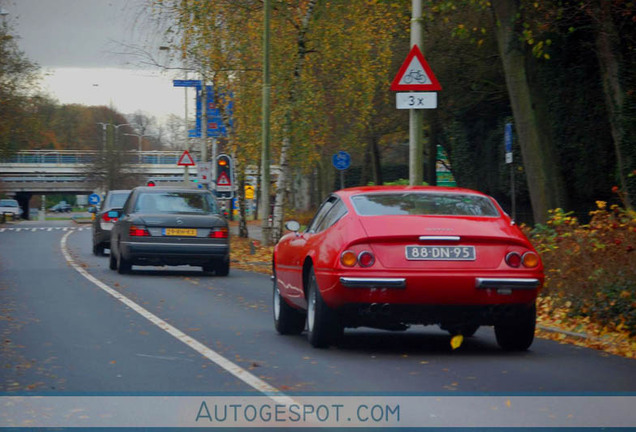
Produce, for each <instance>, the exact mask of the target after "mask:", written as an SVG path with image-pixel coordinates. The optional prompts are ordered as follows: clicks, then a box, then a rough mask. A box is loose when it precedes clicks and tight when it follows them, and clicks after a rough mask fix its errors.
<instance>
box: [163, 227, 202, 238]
mask: <svg viewBox="0 0 636 432" xmlns="http://www.w3.org/2000/svg"><path fill="white" fill-rule="evenodd" d="M163 235H165V236H181V237H196V236H197V230H196V229H190V228H164V230H163Z"/></svg>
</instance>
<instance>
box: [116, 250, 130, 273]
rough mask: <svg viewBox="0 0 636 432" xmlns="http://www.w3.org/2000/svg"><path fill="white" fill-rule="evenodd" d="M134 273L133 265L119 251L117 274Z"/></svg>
mask: <svg viewBox="0 0 636 432" xmlns="http://www.w3.org/2000/svg"><path fill="white" fill-rule="evenodd" d="M131 271H132V263H131V262H130V261H128V260H127V259H126V258H124V256H123V255H122V253H121V251H119V255H117V273H119V274H127V273H130V272H131Z"/></svg>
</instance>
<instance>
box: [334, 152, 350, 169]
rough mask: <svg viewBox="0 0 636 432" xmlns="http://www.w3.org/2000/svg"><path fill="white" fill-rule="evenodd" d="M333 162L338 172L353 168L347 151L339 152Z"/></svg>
mask: <svg viewBox="0 0 636 432" xmlns="http://www.w3.org/2000/svg"><path fill="white" fill-rule="evenodd" d="M332 162H333V166H334V167H336V169H337V170H341V171H342V170H346V169H347V168H349V166H351V156H350V155H349V153H347V152H346V151H339V152H338V153H335V154H334V155H333V158H332Z"/></svg>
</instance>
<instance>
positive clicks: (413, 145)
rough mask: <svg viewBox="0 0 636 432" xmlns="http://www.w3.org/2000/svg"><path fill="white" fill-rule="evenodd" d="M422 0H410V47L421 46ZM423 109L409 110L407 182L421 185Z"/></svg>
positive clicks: (422, 176)
mask: <svg viewBox="0 0 636 432" xmlns="http://www.w3.org/2000/svg"><path fill="white" fill-rule="evenodd" d="M422 42H423V39H422V0H412V11H411V47H413V45H417V46H418V47H421V46H422ZM423 118H424V110H419V109H412V110H409V184H410V185H411V186H413V185H421V184H422V181H423V180H424V168H423V163H422V161H423V143H422V137H423V133H422V124H423Z"/></svg>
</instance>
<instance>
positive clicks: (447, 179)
mask: <svg viewBox="0 0 636 432" xmlns="http://www.w3.org/2000/svg"><path fill="white" fill-rule="evenodd" d="M435 172H436V174H437V186H448V187H457V183H456V182H455V177H453V172H452V171H451V164H450V161H449V160H448V157H447V156H446V152H445V151H444V148H443V147H442V146H440V145H438V146H437V163H436V166H435Z"/></svg>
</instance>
